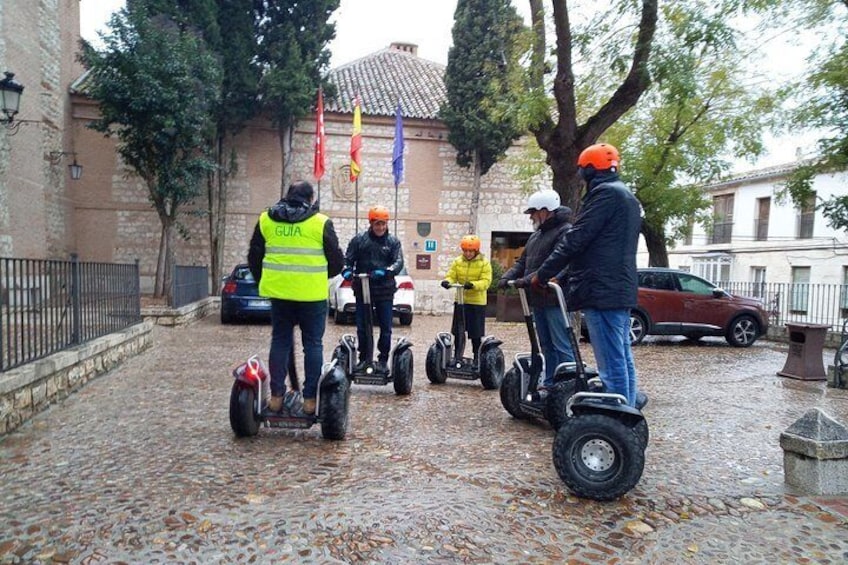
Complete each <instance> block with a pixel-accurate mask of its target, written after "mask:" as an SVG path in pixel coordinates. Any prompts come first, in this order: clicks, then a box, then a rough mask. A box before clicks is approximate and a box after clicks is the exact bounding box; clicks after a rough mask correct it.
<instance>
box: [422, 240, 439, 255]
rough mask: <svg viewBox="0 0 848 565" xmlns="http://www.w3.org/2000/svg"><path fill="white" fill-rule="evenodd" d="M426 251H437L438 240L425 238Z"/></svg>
mask: <svg viewBox="0 0 848 565" xmlns="http://www.w3.org/2000/svg"><path fill="white" fill-rule="evenodd" d="M424 251H426V252H427V253H435V252H436V240H435V239H425V240H424Z"/></svg>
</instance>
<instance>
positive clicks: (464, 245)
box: [459, 235, 480, 251]
mask: <svg viewBox="0 0 848 565" xmlns="http://www.w3.org/2000/svg"><path fill="white" fill-rule="evenodd" d="M459 248H460V249H462V250H463V251H468V250H472V251H480V238H479V237H477V236H476V235H464V236H462V240H461V241H460V242H459Z"/></svg>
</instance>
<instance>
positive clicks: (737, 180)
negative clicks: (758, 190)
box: [704, 159, 813, 190]
mask: <svg viewBox="0 0 848 565" xmlns="http://www.w3.org/2000/svg"><path fill="white" fill-rule="evenodd" d="M812 162H813V160H811V159H804V160H801V161H795V162H794V163H784V164H781V165H774V166H771V167H766V168H763V169H754V170H751V171H744V172H741V173H735V174H732V175H730V176H728V177H725V178H723V179H721V180H719V181H717V182H714V183H710V184H706V185H704V189H706V190H715V189H722V188H728V187H731V186H735V185H738V184H744V183H747V182H752V181H759V180H774V179H779V178H782V177H786V176H788V175H789V173H791V172H792V171H794V170H795V169H797V168H798V167H800V166H802V165H808V164H811V163H812Z"/></svg>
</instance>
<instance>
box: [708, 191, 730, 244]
mask: <svg viewBox="0 0 848 565" xmlns="http://www.w3.org/2000/svg"><path fill="white" fill-rule="evenodd" d="M732 236H733V195H732V194H722V195H721V196H716V197H714V198H713V229H712V234H711V235H710V243H730V239H731V237H732Z"/></svg>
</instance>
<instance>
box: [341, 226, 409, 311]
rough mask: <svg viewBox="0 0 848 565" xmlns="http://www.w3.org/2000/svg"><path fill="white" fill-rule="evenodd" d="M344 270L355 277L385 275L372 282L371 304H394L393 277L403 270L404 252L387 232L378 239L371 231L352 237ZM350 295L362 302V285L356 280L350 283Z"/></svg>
mask: <svg viewBox="0 0 848 565" xmlns="http://www.w3.org/2000/svg"><path fill="white" fill-rule="evenodd" d="M345 269H350V270H351V271H353V272H354V273H356V274H359V273H372V272H374V271H375V270H377V269H383V270H384V271H386V276H385V277H382V278H379V279H371V281H370V285H371V302H372V303H374V302H377V301H379V300H393V299H394V295H395V291H396V290H397V284H396V283H395V275H397V274H398V273H400V272H401V270H402V269H403V249H401V245H400V240H399V239H398V238H396V237H395V236H393V235H391V234H390V233H389V232H388V231H386V233H384V234H383V235H382V236H380V237H377V236H376V235H374V232H372V231H371V228H368V229H367V230H366V231H364V232H360V233H358V234H356V235H355V236H353V239H351V240H350V243H349V244H348V246H347V252H346V253H345ZM353 293H354V295H355V296H356V297H357V298H358V299H360V300H361V298H362V285H361V284H360V282H359V279H358V278H356V277H354V279H353Z"/></svg>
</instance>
